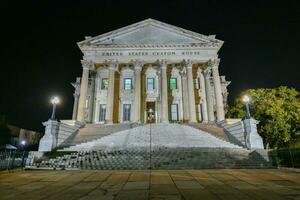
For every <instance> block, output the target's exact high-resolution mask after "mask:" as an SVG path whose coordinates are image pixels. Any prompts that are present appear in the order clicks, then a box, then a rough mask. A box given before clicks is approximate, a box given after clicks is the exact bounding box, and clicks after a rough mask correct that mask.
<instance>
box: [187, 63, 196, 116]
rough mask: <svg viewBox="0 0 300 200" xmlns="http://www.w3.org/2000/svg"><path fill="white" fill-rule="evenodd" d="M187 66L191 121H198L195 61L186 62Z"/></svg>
mask: <svg viewBox="0 0 300 200" xmlns="http://www.w3.org/2000/svg"><path fill="white" fill-rule="evenodd" d="M186 67H187V82H188V96H189V111H190V112H189V114H190V119H189V122H197V118H196V105H195V94H194V79H193V63H192V62H191V61H190V60H189V61H188V62H187V63H186Z"/></svg>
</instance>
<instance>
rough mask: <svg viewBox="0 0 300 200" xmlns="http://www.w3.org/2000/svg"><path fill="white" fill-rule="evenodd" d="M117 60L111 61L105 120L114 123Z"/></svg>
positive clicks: (109, 64)
mask: <svg viewBox="0 0 300 200" xmlns="http://www.w3.org/2000/svg"><path fill="white" fill-rule="evenodd" d="M117 67H118V63H117V62H109V63H108V68H109V75H108V88H107V102H106V114H105V121H106V123H108V124H112V123H113V106H114V88H115V71H116V70H117Z"/></svg>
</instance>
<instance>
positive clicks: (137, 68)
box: [133, 61, 143, 122]
mask: <svg viewBox="0 0 300 200" xmlns="http://www.w3.org/2000/svg"><path fill="white" fill-rule="evenodd" d="M133 64H134V74H135V77H134V79H135V80H134V101H133V106H134V107H133V122H140V121H141V71H142V67H143V63H142V62H140V61H135V62H134V63H133Z"/></svg>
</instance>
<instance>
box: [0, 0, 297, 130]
mask: <svg viewBox="0 0 300 200" xmlns="http://www.w3.org/2000/svg"><path fill="white" fill-rule="evenodd" d="M274 2H275V1H262V0H258V1H254V0H251V1H216V0H209V1H200V0H195V1H188V0H184V1H175V0H172V1H163V0H160V1H154V0H152V1H148V2H146V1H142V0H139V1H137V2H130V1H127V0H122V1H117V0H107V1H100V0H98V1H87V0H85V1H81V2H77V1H76V2H75V1H64V2H63V1H62V0H61V1H54V0H51V1H45V0H43V1H25V0H24V1H20V2H17V1H15V2H13V1H11V2H10V3H9V4H6V5H4V3H1V4H2V5H1V6H0V16H1V17H0V19H1V31H0V32H1V33H0V34H1V41H2V42H1V48H0V51H1V52H0V57H1V59H0V60H1V62H0V65H1V72H0V73H1V77H0V92H1V97H0V114H5V115H6V116H7V118H8V121H9V123H10V124H13V125H17V126H19V127H23V128H28V129H33V130H40V131H42V130H43V126H42V125H41V122H43V121H46V120H47V119H48V118H49V116H50V114H51V104H50V101H49V99H50V97H51V96H52V95H58V96H60V97H61V99H62V103H61V104H60V105H59V106H58V110H57V112H58V118H59V119H70V118H71V115H72V106H73V95H72V94H73V87H72V86H71V85H70V82H73V81H75V78H76V77H77V76H81V69H82V68H81V64H80V59H81V57H82V54H81V52H80V50H79V48H78V47H77V44H76V43H77V42H79V41H82V40H83V39H84V36H96V35H99V34H103V33H106V32H108V31H111V30H114V29H117V28H120V27H123V26H126V25H129V24H132V23H135V22H138V21H141V20H144V19H147V18H153V19H156V20H160V21H163V22H166V23H169V24H172V25H175V26H179V27H182V28H185V29H188V30H191V31H195V32H198V33H201V34H205V35H212V34H216V37H217V38H218V39H221V40H224V41H225V43H224V45H223V47H222V49H221V50H220V52H219V53H220V54H219V56H220V58H221V63H220V74H221V75H226V78H227V80H230V81H232V82H231V84H230V86H229V92H230V94H229V100H230V102H233V99H234V98H235V97H236V96H237V95H238V94H239V93H240V92H241V91H242V90H244V89H247V88H258V87H276V86H280V85H287V86H290V87H295V88H296V89H297V90H298V91H300V70H299V68H300V3H299V2H300V1H297V0H295V1H289V0H285V1H278V3H274Z"/></svg>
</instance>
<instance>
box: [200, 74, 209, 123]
mask: <svg viewBox="0 0 300 200" xmlns="http://www.w3.org/2000/svg"><path fill="white" fill-rule="evenodd" d="M199 80H200V90H201V105H202V106H201V110H202V116H203V121H202V122H204V123H206V122H208V114H207V103H206V90H205V80H204V76H203V73H202V70H201V69H200V70H199Z"/></svg>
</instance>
